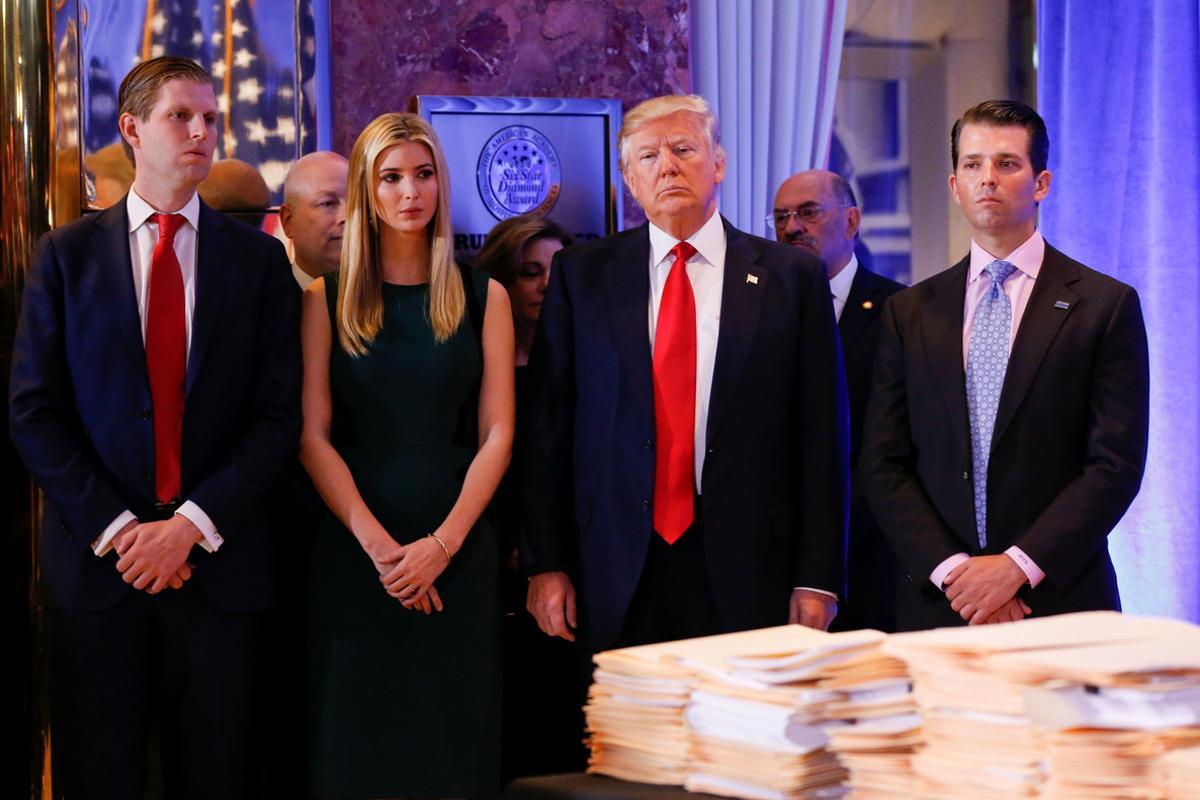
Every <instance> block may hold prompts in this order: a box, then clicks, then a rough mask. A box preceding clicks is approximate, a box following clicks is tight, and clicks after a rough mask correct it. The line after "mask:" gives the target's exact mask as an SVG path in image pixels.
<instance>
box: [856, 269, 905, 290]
mask: <svg viewBox="0 0 1200 800" xmlns="http://www.w3.org/2000/svg"><path fill="white" fill-rule="evenodd" d="M854 279H855V280H861V281H862V283H863V287H864V288H865V289H867V290H868V291H870V292H872V293H873V294H876V295H881V296H883V297H885V298H886V297H891V296H892V295H894V294H895V293H896V292H899V291H903V290H904V289H907V288H908V287H907V286H905V285H904V284H903V283H899V282H898V281H894V280H892V279H891V278H886V277H884V276H883V275H880V274H879V273H878V272H873V271H871V270H869V269H867V268H866V267H864V266H862V265H861V264H859V266H858V272H857V273H855V275H854Z"/></svg>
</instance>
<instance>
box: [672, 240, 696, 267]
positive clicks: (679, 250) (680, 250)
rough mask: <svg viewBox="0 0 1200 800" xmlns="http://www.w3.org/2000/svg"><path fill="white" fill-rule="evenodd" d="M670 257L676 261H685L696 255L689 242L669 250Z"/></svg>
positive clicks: (681, 243)
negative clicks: (673, 257)
mask: <svg viewBox="0 0 1200 800" xmlns="http://www.w3.org/2000/svg"><path fill="white" fill-rule="evenodd" d="M671 255H673V256H675V260H676V261H685V262H686V261H687V260H688V259H689V258H691V257H692V256H694V255H696V248H695V247H692V245H691V244H690V243H689V242H680V243H679V244H677V245H675V246H674V247H672V248H671Z"/></svg>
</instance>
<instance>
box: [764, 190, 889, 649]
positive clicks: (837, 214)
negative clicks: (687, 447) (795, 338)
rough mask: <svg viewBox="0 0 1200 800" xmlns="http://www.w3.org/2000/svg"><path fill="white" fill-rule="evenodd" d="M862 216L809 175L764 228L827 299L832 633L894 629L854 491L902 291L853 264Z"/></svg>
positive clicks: (782, 195)
mask: <svg viewBox="0 0 1200 800" xmlns="http://www.w3.org/2000/svg"><path fill="white" fill-rule="evenodd" d="M861 219H862V215H861V213H860V212H859V210H858V202H857V201H856V200H855V198H854V192H853V190H851V188H850V184H848V183H846V180H845V179H844V178H842V176H841V175H838V174H837V173H836V172H830V171H828V170H823V169H810V170H807V171H805V172H798V173H796V174H795V175H793V176H791V177H790V178H788V179H787V180H786V181H784V182H783V183H781V184H780V185H779V191H778V192H776V193H775V206H774V209H773V210H772V212H771V218H770V222H771V224H772V225H774V227H775V238H776V239H778V240H779V241H781V242H784V243H785V244H790V245H792V246H794V247H801V248H804V249H805V250H807V251H809V252H810V253H812V254H813V255H815V256H817V257H818V258H820V259H821V261H822V262H824V264H825V272H826V274H827V275H828V276H829V289H830V291H831V292H832V293H833V314H834V316H835V317H836V318H837V321H838V334H839V335H840V336H841V340H842V356H843V358H844V360H845V365H846V386H847V389H848V391H849V395H850V537H849V540H850V545H849V548H848V550H847V557H846V572H847V575H846V585H847V586H846V598H845V600H844V601H843V602H842V603H841V604H840V607H839V608H838V615H837V619H836V620H834V623H833V628H832V629H833V630H843V631H848V630H856V629H859V628H875V629H876V630H882V631H889V632H890V631H894V630H895V629H896V597H895V589H896V572H897V570H898V569H899V566H898V564H897V563H896V557H895V555H894V554H893V553H892V548H891V545H889V544H888V542H887V540H886V539H885V538H884V537H883V533H882V532H881V531H880V530H879V526H878V525H876V524H875V519H874V517H872V516H871V512H870V511H869V510H868V509H867V505H866V503H865V502H864V501H863V499H862V494H861V492H860V490H859V480H858V455H859V450H860V447H861V445H862V425H863V415H864V414H865V413H866V410H867V396H868V395H869V394H870V391H871V367H872V366H873V365H874V363H875V347H876V345H877V344H878V343H879V320H880V315H881V313H882V312H883V303H884V301H885V300H887V298H889V297H891V296H892V295H893V294H895V293H896V292H898V291H900V290H901V289H903V288H904V287H903V286H902V285H901V284H899V283H896V282H895V281H892V280H888V279H887V278H885V277H883V276H882V275H877V274H875V273H874V272H872V271H871V270H869V269H867V268H866V267H864V266H863V265H862V264H860V263H859V262H858V257H857V256H856V255H855V254H854V244H855V241H856V240H857V238H858V225H859V222H860V221H861Z"/></svg>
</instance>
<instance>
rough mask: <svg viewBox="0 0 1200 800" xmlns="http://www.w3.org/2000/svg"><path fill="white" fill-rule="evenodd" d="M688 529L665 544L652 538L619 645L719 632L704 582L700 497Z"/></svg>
mask: <svg viewBox="0 0 1200 800" xmlns="http://www.w3.org/2000/svg"><path fill="white" fill-rule="evenodd" d="M695 509H696V516H695V520H694V521H693V522H692V525H691V527H690V528H688V529H687V530H686V531H684V532H683V535H682V536H680V537H679V538H678V539H676V540H675V543H674V544H668V543H667V541H666V540H665V539H663V538H662V537H661V536H659V535H658V534H657V533H656V534H653V535H652V536H651V537H650V550H649V552H648V553H647V554H646V566H645V567H644V568H643V569H642V577H641V579H640V580H639V581H638V585H637V589H636V590H635V591H634V593H633V599H632V600H631V601H630V603H629V610H628V611H627V612H625V624H624V626H623V627H622V628H621V636H620V638H619V639H618V640H617V647H632V646H634V645H639V644H652V643H654V642H667V641H672V640H674V639H691V638H693V637H695V636H711V635H712V634H716V633H723V632H724V631H723V629H722V627H721V618H720V616H719V615H718V614H717V604H716V601H715V600H714V599H713V594H712V587H711V585H710V584H709V578H708V561H707V559H706V557H705V551H704V524H703V521H702V519H701V515H700V502H699V498H697V501H696V503H695Z"/></svg>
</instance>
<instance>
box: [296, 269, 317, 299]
mask: <svg viewBox="0 0 1200 800" xmlns="http://www.w3.org/2000/svg"><path fill="white" fill-rule="evenodd" d="M292 277H293V278H295V279H296V283H297V284H299V286H300V291H302V292H303V291H304V290H305V289H307V288H308V287H309V286H311V285H312V282H313V281H315V280H316V278H314V277H313V276H312V275H309V274H308V273H307V272H305V271H304V270H302V269H300V265H299V264H295V263H293V264H292Z"/></svg>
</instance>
